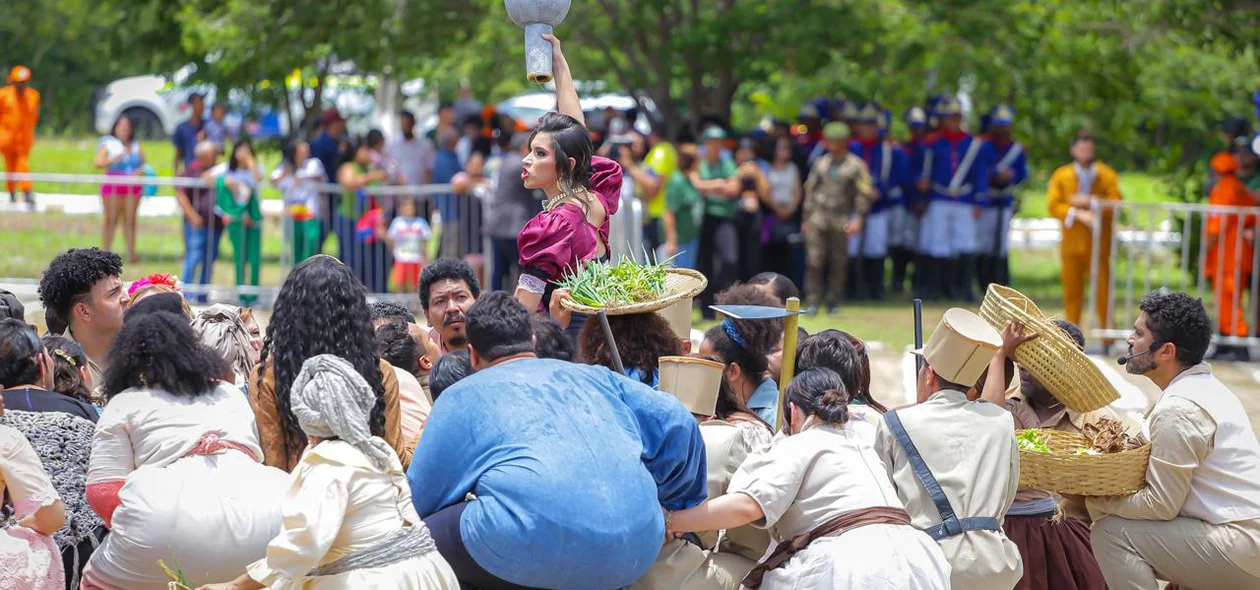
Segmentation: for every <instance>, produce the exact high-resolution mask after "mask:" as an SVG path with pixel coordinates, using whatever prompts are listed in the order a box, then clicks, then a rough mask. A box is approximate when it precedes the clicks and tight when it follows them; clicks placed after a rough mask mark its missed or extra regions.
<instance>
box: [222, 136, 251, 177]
mask: <svg viewBox="0 0 1260 590" xmlns="http://www.w3.org/2000/svg"><path fill="white" fill-rule="evenodd" d="M242 147H247V148H249V153H250V154H251V155H253V156H254V157H257V156H258V153H257V152H255V151H254V144H252V143H250V141H249V138H248V137H242V138H240V139H238V140H236V143H234V144H232V153H231V155H230V156H228V170H238V169H239V168H240V166H241V165H240V164H238V163H237V162H236V150H239V149H241V148H242Z"/></svg>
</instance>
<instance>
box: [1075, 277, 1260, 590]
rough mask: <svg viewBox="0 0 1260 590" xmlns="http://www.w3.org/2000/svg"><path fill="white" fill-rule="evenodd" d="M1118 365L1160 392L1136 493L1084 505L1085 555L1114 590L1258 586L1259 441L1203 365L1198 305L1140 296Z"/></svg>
mask: <svg viewBox="0 0 1260 590" xmlns="http://www.w3.org/2000/svg"><path fill="white" fill-rule="evenodd" d="M1141 310H1142V313H1141V314H1140V315H1139V316H1138V318H1137V321H1136V322H1134V324H1133V334H1132V335H1130V336H1129V354H1128V355H1127V356H1125V357H1122V358H1121V359H1120V363H1121V364H1123V365H1124V367H1125V369H1126V370H1127V371H1128V372H1129V374H1131V375H1143V376H1145V377H1147V378H1148V379H1150V380H1151V382H1153V383H1154V384H1155V385H1157V386H1159V388H1160V390H1161V391H1162V393H1161V394H1160V396H1159V399H1158V400H1156V401H1155V406H1154V407H1153V408H1152V409H1151V411H1150V413H1149V415H1148V419H1147V428H1146V429H1145V430H1147V431H1149V435H1150V436H1149V437H1150V441H1151V460H1150V464H1149V465H1148V466H1147V468H1146V487H1145V488H1143V489H1142V490H1141V491H1139V492H1137V493H1135V494H1130V495H1127V496H1110V497H1091V498H1086V506H1087V507H1088V508H1089V513H1090V516H1092V517H1093V518H1094V528H1093V533H1092V535H1091V541H1092V542H1093V548H1094V556H1095V557H1097V558H1098V564H1099V565H1100V566H1102V573H1103V576H1105V577H1106V578H1107V585H1108V586H1109V587H1111V588H1113V589H1115V590H1158V588H1160V583H1159V580H1161V579H1162V580H1166V581H1168V582H1169V583H1172V584H1176V585H1177V586H1179V587H1181V588H1230V589H1235V590H1257V589H1260V443H1257V441H1256V435H1255V434H1254V433H1253V432H1252V430H1251V425H1250V424H1249V423H1248V421H1247V412H1246V410H1245V409H1244V408H1243V405H1242V403H1241V402H1240V401H1239V400H1238V396H1237V395H1235V394H1234V392H1232V391H1230V390H1229V388H1227V387H1225V384H1223V383H1221V382H1220V380H1218V379H1217V378H1216V377H1214V376H1213V375H1212V367H1211V366H1210V365H1208V364H1207V363H1205V362H1203V356H1204V354H1205V353H1206V352H1207V348H1208V343H1209V342H1211V339H1212V320H1211V319H1209V318H1208V315H1207V311H1206V310H1205V309H1204V308H1203V301H1202V300H1199V299H1195V298H1193V297H1190V296H1189V295H1187V294H1185V293H1170V292H1166V291H1162V290H1161V291H1156V292H1154V293H1151V294H1149V295H1147V296H1146V297H1144V298H1143V299H1142V303H1141Z"/></svg>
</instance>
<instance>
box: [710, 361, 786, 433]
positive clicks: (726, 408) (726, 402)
mask: <svg viewBox="0 0 1260 590" xmlns="http://www.w3.org/2000/svg"><path fill="white" fill-rule="evenodd" d="M704 358H705V359H706V360H710V361H713V362H717V363H720V362H722V359H719V358H716V357H712V356H709V357H704ZM735 414H744V415H745V416H750V417H752V418H756V419H757V421H758V422H760V423H762V424H765V426H766V428H769V429H770V430H771V431H772V432H773V431H774V426H772V425H770V424H767V423H766V421H765V420H762V419H761V416H758V415H757V412H754V411H752V409H751V408H749V407H748V404H746V403H744V402H743V401H741V400H740V399H739V395H738V394H736V393H735V387H734V386H733V385H731V382H730V380H728V379H727V378H726V375H723V376H722V382H721V385H719V386H718V398H717V408H716V409H715V410H714V417H715V418H717V419H719V420H729V419H730V418H731V416H734V415H735Z"/></svg>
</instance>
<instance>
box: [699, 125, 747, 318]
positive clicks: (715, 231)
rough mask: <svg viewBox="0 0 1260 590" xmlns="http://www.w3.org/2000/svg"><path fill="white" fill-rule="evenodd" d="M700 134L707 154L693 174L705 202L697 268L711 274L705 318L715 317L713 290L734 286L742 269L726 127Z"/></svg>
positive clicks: (735, 185) (702, 302) (735, 190)
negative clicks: (712, 307)
mask: <svg viewBox="0 0 1260 590" xmlns="http://www.w3.org/2000/svg"><path fill="white" fill-rule="evenodd" d="M701 137H702V138H703V139H704V154H703V157H702V158H701V160H700V165H699V167H698V170H697V171H696V173H695V174H693V178H692V184H694V185H695V187H696V189H697V190H699V191H700V196H701V199H702V201H703V203H704V215H703V217H702V218H701V220H700V244H699V253H698V256H699V258H698V260H697V261H696V270H699V271H700V272H701V273H703V274H704V276H706V277H708V278H709V286H708V287H707V288H705V290H704V293H701V294H700V310H701V313H702V314H704V317H705V318H706V319H712V318H713V316H714V313H713V311H711V310H710V309H709V306H710V305H713V296H714V294H716V293H718V292H720V291H722V290H724V289H726V288H727V287H729V286H731V284H732V283H734V282H735V280H736V279H737V278H738V273H739V260H738V256H739V232H738V230H737V229H736V227H735V201H736V199H737V198H738V197H739V179H738V178H736V166H735V160H733V159H731V158H729V157H725V156H724V152H725V148H726V146H725V142H726V139H727V135H726V131H725V130H723V129H722V128H721V127H719V126H717V125H713V126H711V127H709V128H708V129H705V130H704V133H702V134H701Z"/></svg>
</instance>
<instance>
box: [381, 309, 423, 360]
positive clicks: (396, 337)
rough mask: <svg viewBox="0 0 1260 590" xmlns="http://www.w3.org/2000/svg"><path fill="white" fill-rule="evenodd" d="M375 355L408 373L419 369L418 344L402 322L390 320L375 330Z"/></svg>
mask: <svg viewBox="0 0 1260 590" xmlns="http://www.w3.org/2000/svg"><path fill="white" fill-rule="evenodd" d="M376 353H377V354H379V355H380V356H381V358H383V359H385V362H387V363H389V364H391V365H393V366H395V367H397V368H399V369H402V370H404V371H406V372H408V373H415V372H416V369H418V368H419V367H420V343H418V342H416V339H415V338H412V337H411V333H410V332H408V331H407V323H406V322H403V321H399V320H390V321H389V322H388V323H385V324H381V325H380V327H378V328H376Z"/></svg>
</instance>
